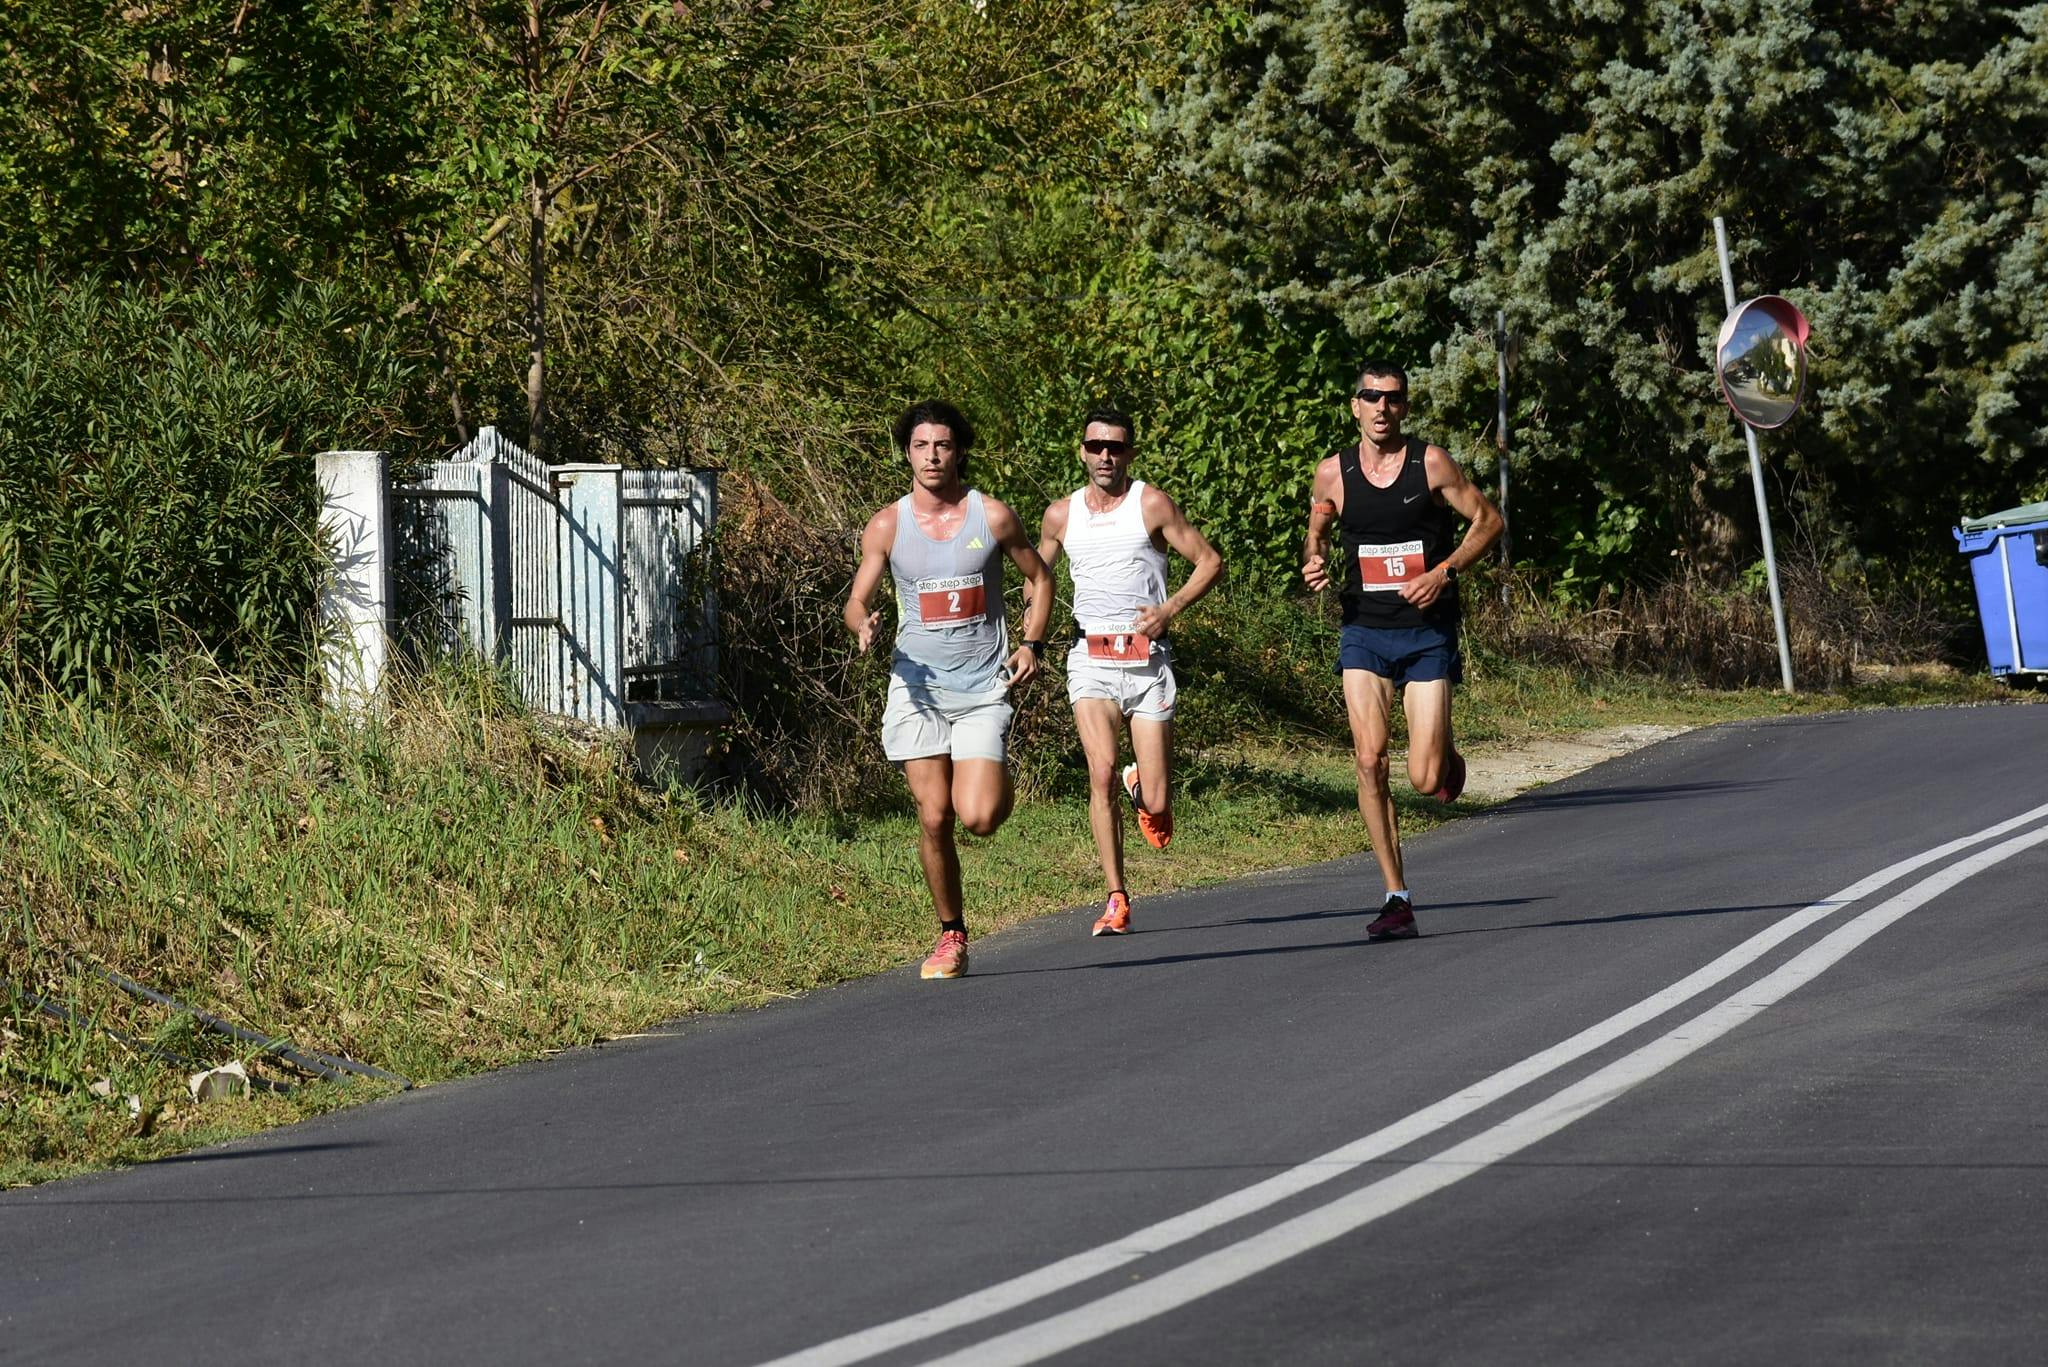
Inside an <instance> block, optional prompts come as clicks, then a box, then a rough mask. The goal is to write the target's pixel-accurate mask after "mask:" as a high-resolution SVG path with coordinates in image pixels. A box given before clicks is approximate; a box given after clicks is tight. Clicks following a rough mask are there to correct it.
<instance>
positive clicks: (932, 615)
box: [842, 399, 1055, 978]
mask: <svg viewBox="0 0 2048 1367" xmlns="http://www.w3.org/2000/svg"><path fill="white" fill-rule="evenodd" d="M891 435H892V436H894V437H895V439H896V445H897V447H898V448H899V449H900V450H901V451H902V452H903V456H904V459H905V460H906V461H907V462H908V463H909V466H910V494H909V496H908V497H907V498H900V499H897V500H896V501H895V502H894V503H891V504H888V505H886V506H885V507H883V508H882V509H881V510H880V511H879V512H877V513H876V514H875V515H874V516H873V517H871V518H869V519H868V525H867V526H866V527H865V528H864V529H863V530H862V532H861V534H860V568H859V569H857V570H855V571H854V575H853V587H852V588H851V589H850V590H848V592H847V595H846V605H845V607H844V608H843V609H842V616H843V618H844V620H845V622H846V629H847V630H848V631H849V632H851V633H853V638H854V640H855V641H856V642H857V643H858V645H859V648H860V650H861V652H862V653H863V654H865V653H866V652H867V651H868V650H869V649H871V648H872V647H873V646H874V643H875V638H876V634H877V632H878V631H879V630H880V628H881V624H882V612H881V610H880V609H878V608H877V607H875V605H874V603H875V598H876V597H877V595H879V594H880V592H881V590H882V581H883V580H884V579H885V578H887V579H890V580H892V581H894V585H895V597H896V648H895V651H894V652H893V655H894V658H893V659H892V661H891V664H890V669H889V695H888V699H887V701H886V702H885V703H884V704H883V707H882V753H883V754H885V755H887V756H888V757H889V759H890V760H891V761H892V762H893V763H895V764H897V765H898V766H900V767H901V769H902V771H903V778H904V781H905V782H906V783H908V784H909V785H910V796H911V798H912V800H914V801H915V802H916V803H917V819H918V820H917V824H918V838H917V860H918V863H919V864H920V865H922V866H923V868H924V881H925V886H926V887H927V888H929V889H930V890H931V895H932V910H933V911H935V912H937V913H938V917H939V940H938V943H937V944H936V945H934V946H932V952H931V954H930V956H929V957H927V958H926V959H925V961H924V967H923V968H922V969H921V970H920V972H921V974H922V976H924V977H927V978H957V977H959V976H960V975H961V974H963V973H965V972H966V971H967V918H966V912H965V906H966V898H965V894H964V893H963V891H962V889H961V886H960V853H959V851H958V850H957V849H956V848H955V847H954V843H953V823H954V822H955V821H957V822H959V824H961V825H962V826H965V827H966V828H967V829H968V830H970V831H973V832H974V833H975V834H976V835H993V834H995V832H996V830H997V828H998V827H1000V826H1001V825H1002V824H1003V821H1004V820H1005V819H1006V818H1007V817H1008V816H1009V815H1010V807H1011V805H1012V804H1013V803H1014V802H1015V800H1016V790H1015V788H1014V787H1013V786H1012V785H1011V782H1010V765H1009V750H1008V748H1007V747H1008V741H1009V733H1010V718H1011V716H1012V715H1013V713H1012V712H1011V708H1010V690H1011V689H1013V688H1017V687H1021V686H1022V685H1024V684H1028V683H1029V682H1030V681H1031V680H1032V678H1033V677H1034V676H1035V675H1036V674H1037V673H1038V660H1039V656H1040V654H1041V653H1043V651H1044V650H1045V628H1046V625H1047V623H1048V622H1050V621H1051V619H1052V605H1053V592H1054V587H1055V585H1054V582H1053V577H1052V571H1050V570H1048V569H1047V568H1046V567H1045V563H1044V562H1043V561H1041V560H1040V559H1039V558H1038V552H1037V551H1035V550H1033V549H1032V548H1031V540H1030V538H1029V537H1027V536H1026V535H1025V533H1024V527H1023V524H1021V523H1020V522H1018V521H1017V515H1016V514H1015V513H1013V512H1011V511H1010V510H1009V509H1008V508H1006V507H1004V506H1003V503H1002V501H1001V500H1000V499H995V498H989V497H987V496H986V495H984V494H981V493H979V492H977V491H976V490H973V489H970V488H968V487H967V481H966V474H967V452H968V449H969V448H970V447H972V446H973V445H974V428H973V426H972V425H971V424H970V423H969V422H968V421H967V418H966V415H965V414H963V413H961V411H960V410H959V409H957V408H955V407H953V405H951V404H949V403H945V402H943V401H941V400H937V399H929V400H926V401H925V402H923V403H920V404H915V405H913V406H912V407H910V408H909V409H907V410H905V411H904V413H903V414H902V416H900V417H898V418H897V419H896V423H895V427H894V428H893V429H892V432H891ZM1006 559H1007V560H1011V561H1014V562H1016V565H1017V568H1018V570H1019V571H1020V572H1021V573H1022V574H1023V575H1024V578H1025V580H1026V581H1027V585H1026V590H1025V592H1026V598H1025V607H1024V640H1023V642H1022V644H1020V645H1019V646H1018V647H1017V649H1016V650H1015V651H1011V650H1010V648H1009V647H1010V643H1009V632H1008V630H1007V628H1006V627H1005V626H1004V623H1003V561H1004V560H1006Z"/></svg>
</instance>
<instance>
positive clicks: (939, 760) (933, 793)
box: [903, 755, 1001, 925]
mask: <svg viewBox="0 0 2048 1367" xmlns="http://www.w3.org/2000/svg"><path fill="white" fill-rule="evenodd" d="M997 767H998V768H1000V767H1001V766H997ZM903 777H904V778H905V779H906V780H907V781H908V782H909V784H910V796H911V797H912V798H913V799H914V800H915V801H916V803H917V824H918V838H917V862H918V863H919V864H921V865H923V866H924V882H925V886H926V887H927V888H930V889H931V894H932V910H933V911H935V912H937V913H938V917H939V922H940V924H942V925H943V924H944V923H945V922H947V921H958V920H959V919H960V918H961V915H962V911H963V909H964V908H965V906H966V899H965V897H964V896H963V895H962V893H961V891H960V852H959V850H958V849H956V848H955V847H954V844H953V759H952V756H950V755H930V756H927V757H926V758H924V759H907V760H905V761H903Z"/></svg>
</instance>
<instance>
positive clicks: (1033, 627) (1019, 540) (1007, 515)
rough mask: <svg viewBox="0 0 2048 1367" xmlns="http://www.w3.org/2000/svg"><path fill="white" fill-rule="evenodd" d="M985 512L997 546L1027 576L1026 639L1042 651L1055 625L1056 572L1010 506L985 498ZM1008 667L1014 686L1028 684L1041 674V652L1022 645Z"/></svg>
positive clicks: (983, 507) (1025, 599) (1025, 604)
mask: <svg viewBox="0 0 2048 1367" xmlns="http://www.w3.org/2000/svg"><path fill="white" fill-rule="evenodd" d="M982 512H983V515H984V516H986V517H987V518H988V529H989V530H990V531H991V532H993V533H995V538H996V544H998V545H999V546H1001V547H1002V548H1003V550H1004V551H1006V552H1007V553H1008V554H1009V557H1010V560H1011V562H1012V563H1013V564H1015V565H1016V566H1017V568H1018V569H1019V570H1021V571H1022V572H1023V574H1024V583H1025V588H1024V635H1023V639H1024V640H1026V641H1037V642H1038V643H1039V648H1040V649H1043V648H1044V643H1045V629H1046V627H1047V626H1049V625H1050V624H1051V623H1052V596H1053V591H1054V588H1055V587H1056V585H1055V583H1054V580H1053V577H1052V570H1051V569H1049V568H1048V567H1047V566H1046V563H1045V561H1043V560H1041V559H1039V557H1038V552H1037V551H1035V550H1033V549H1032V548H1031V541H1030V539H1029V538H1028V537H1026V536H1025V535H1024V524H1023V522H1022V521H1020V520H1019V519H1018V517H1017V515H1016V514H1015V513H1013V512H1011V511H1010V509H1009V506H1008V505H1007V504H1004V503H1001V502H999V501H998V500H996V499H993V498H989V497H987V496H986V495H984V496H983V497H982ZM1008 668H1009V674H1010V683H1011V684H1012V685H1013V686H1014V685H1016V684H1020V683H1023V682H1025V681H1026V680H1028V679H1029V678H1030V677H1031V676H1032V675H1034V674H1036V673H1037V672H1038V650H1034V649H1033V648H1032V647H1030V646H1027V645H1019V646H1018V647H1017V649H1016V650H1015V651H1014V652H1012V653H1011V655H1010V663H1009V666H1008Z"/></svg>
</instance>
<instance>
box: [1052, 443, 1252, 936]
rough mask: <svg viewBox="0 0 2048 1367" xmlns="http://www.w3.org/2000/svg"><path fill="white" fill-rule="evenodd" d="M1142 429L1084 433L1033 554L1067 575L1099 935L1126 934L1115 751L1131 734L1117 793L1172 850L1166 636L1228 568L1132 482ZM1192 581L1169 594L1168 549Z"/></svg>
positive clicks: (1159, 496)
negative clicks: (1063, 565) (1098, 866)
mask: <svg viewBox="0 0 2048 1367" xmlns="http://www.w3.org/2000/svg"><path fill="white" fill-rule="evenodd" d="M1136 441H1137V428H1136V426H1135V425H1134V424H1133V423H1132V421H1131V419H1130V418H1129V416H1127V415H1126V414H1124V413H1121V412H1118V411H1117V410H1116V409H1114V408H1096V409H1094V410H1092V411H1091V412H1090V413H1089V414H1088V416H1087V417H1085V418H1084V419H1082V423H1081V464H1082V467H1083V468H1084V469H1085V470H1086V471H1087V472H1088V482H1087V483H1086V484H1084V485H1082V486H1081V487H1080V488H1079V489H1076V490H1075V491H1074V492H1073V493H1072V494H1070V495H1068V496H1067V497H1066V498H1063V499H1061V500H1060V501H1059V502H1057V503H1055V504H1053V505H1052V506H1051V507H1050V508H1047V509H1046V510H1045V521H1044V523H1043V525H1042V526H1041V527H1040V529H1039V534H1038V554H1039V557H1040V558H1041V559H1043V560H1044V561H1045V563H1046V565H1047V567H1048V569H1050V567H1051V566H1052V565H1053V564H1055V563H1056V562H1057V561H1058V560H1059V558H1060V552H1061V550H1062V549H1064V550H1065V551H1066V553H1067V559H1068V560H1069V562H1070V563H1071V564H1072V567H1073V575H1074V619H1075V623H1076V626H1075V632H1074V649H1073V651H1072V653H1070V654H1069V655H1068V656H1067V701H1069V702H1071V703H1072V704H1073V705H1074V727H1075V729H1076V730H1078V731H1079V732H1080V733H1081V748H1082V750H1084V751H1085V752H1086V753H1087V756H1088V824H1089V826H1090V827H1091V828H1092V829H1093V830H1094V832H1095V852H1096V854H1097V855H1098V856H1099V857H1100V858H1101V860H1102V877H1103V879H1104V881H1106V882H1107V883H1108V884H1109V901H1108V903H1107V905H1105V906H1104V907H1103V910H1102V915H1101V916H1100V917H1099V918H1098V919H1097V920H1096V922H1095V929H1094V932H1093V933H1094V934H1096V935H1123V934H1126V933H1128V932H1129V930H1130V928H1131V899H1130V896H1129V894H1128V893H1127V892H1125V890H1124V819H1123V807H1122V805H1121V803H1120V802H1119V801H1118V799H1117V792H1116V784H1117V768H1116V760H1117V746H1118V743H1119V733H1120V731H1121V729H1122V728H1123V727H1124V726H1125V725H1126V724H1128V726H1129V728H1130V733H1131V753H1132V755H1133V757H1134V758H1133V762H1132V763H1131V764H1130V765H1128V766H1126V767H1125V769H1124V771H1123V787H1124V791H1125V792H1127V793H1128V794H1130V798H1131V805H1132V806H1133V807H1135V808H1136V809H1137V813H1138V829H1139V830H1141V831H1143V832H1144V833H1145V839H1146V840H1147V841H1149V842H1151V845H1152V847H1153V848H1154V849H1160V850H1163V849H1165V848H1166V842H1167V841H1168V840H1170V839H1172V838H1173V787H1172V757H1173V708H1174V701H1175V697H1176V694H1177V690H1176V688H1175V686H1174V680H1173V652H1172V649H1171V648H1170V646H1169V645H1168V643H1167V630H1168V628H1169V627H1171V626H1172V625H1173V619H1174V618H1176V617H1178V616H1180V614H1181V613H1183V612H1185V611H1186V610H1187V609H1188V606H1189V605H1190V604H1192V603H1194V602H1195V601H1196V600H1198V599H1199V598H1201V596H1202V595H1203V594H1205V593H1207V592H1208V591H1209V590H1210V589H1212V588H1214V587H1215V586H1216V581H1217V580H1219V579H1221V578H1222V577H1223V557H1222V556H1221V555H1218V554H1217V553H1216V548H1215V547H1214V546H1211V545H1210V544H1209V542H1208V539H1207V538H1205V537H1204V536H1203V535H1202V534H1201V533H1200V532H1198V531H1196V530H1195V529H1194V527H1193V526H1192V525H1190V524H1189V522H1188V520H1187V518H1186V517H1185V516H1183V515H1182V513H1181V510H1180V508H1179V507H1178V506H1176V505H1175V503H1174V501H1173V500H1172V499H1170V498H1168V497H1167V496H1166V495H1165V494H1164V493H1162V492H1160V491H1159V490H1158V489H1156V488H1154V487H1153V486H1151V485H1149V484H1147V483H1145V482H1144V481H1143V480H1133V479H1132V478H1131V474H1130V471H1131V457H1132V455H1133V454H1134V452H1133V449H1132V448H1133V447H1134V445H1135V444H1136ZM1169 546H1171V547H1172V548H1173V549H1174V550H1176V551H1179V552H1180V553H1181V554H1182V555H1183V556H1185V557H1186V558H1187V559H1188V560H1189V561H1191V562H1193V565H1194V569H1193V570H1192V572H1190V573H1189V575H1188V581H1187V583H1185V584H1183V585H1182V586H1181V590H1180V592H1179V593H1176V594H1173V595H1171V596H1169V595H1168V594H1167V592H1166V549H1167V547H1169Z"/></svg>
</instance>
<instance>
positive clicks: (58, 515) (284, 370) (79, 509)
mask: <svg viewBox="0 0 2048 1367" xmlns="http://www.w3.org/2000/svg"><path fill="white" fill-rule="evenodd" d="M407 373H408V368H407V366H406V365H405V363H404V362H403V361H401V360H399V359H398V358H396V357H394V356H393V355H391V354H390V353H388V352H387V351H386V350H384V349H383V348H382V347H381V346H380V345H379V343H378V341H377V340H376V334H375V333H374V332H372V331H371V330H370V329H369V328H367V327H366V326H364V325H363V323H362V321H361V320H360V319H358V318H355V317H353V316H352V315H351V313H350V311H349V309H348V307H347V305H346V303H345V300H344V297H343V296H342V295H341V293H340V292H339V291H338V290H335V289H332V288H321V289H305V290H299V291H295V292H293V293H289V294H286V295H284V296H282V297H278V298H274V299H273V298H266V297H264V296H263V295H261V294H259V293H256V292H252V291H250V290H248V289H246V288H242V287H238V286H235V285H231V284H210V285H205V286H202V287H198V288H195V289H192V290H190V291H188V292H184V293H158V292H156V291H153V290H149V289H146V288H143V287H141V286H138V285H132V284H114V283H110V282H107V281H104V280H100V279H97V278H93V277H86V278H83V279H78V280H72V281H67V282H59V281H57V280H54V279H52V278H51V277H49V276H47V275H42V274H30V275H27V276H25V277H22V278H20V279H18V280H16V281H14V282H13V283H11V284H10V285H8V286H7V288H6V289H5V291H4V293H0V659H4V660H6V661H7V662H9V664H10V665H11V667H12V669H13V670H14V671H16V672H17V673H20V672H26V673H28V674H30V675H40V676H43V677H45V678H47V679H48V680H50V681H51V682H52V683H54V684H56V685H58V686H59V687H61V688H63V689H65V690H67V691H81V690H82V691H88V692H89V691H93V690H95V689H96V688H97V686H98V683H99V681H101V680H103V679H104V678H105V677H106V676H107V674H108V673H109V672H110V671H113V670H116V669H118V668H121V667H122V666H123V665H125V664H127V663H129V662H132V661H135V660H138V659H143V658H147V657H149V656H152V655H154V654H156V653H158V652H159V651H161V650H162V649H163V648H164V647H165V646H166V645H168V644H175V643H178V642H180V641H182V640H185V639H193V640H196V641H197V642H198V643H200V644H202V645H204V646H206V647H208V648H209V649H211V650H212V651H213V652H215V653H216V654H217V655H218V656H219V658H221V659H222V660H224V661H227V662H230V663H234V662H242V661H255V660H270V661H281V660H289V659H291V658H293V657H294V656H296V655H297V654H299V653H300V652H301V651H303V648H304V646H305V644H306V642H307V640H308V627H309V624H310V614H309V609H310V607H311V603H312V595H313V588H314V584H315V578H314V575H315V571H316V569H317V567H318V566H319V564H320V563H321V555H320V550H319V546H318V543H317V541H316V539H315V537H314V535H313V532H314V529H315V527H316V525H317V513H318V497H317V492H316V485H315V482H314V476H313V463H312V461H311V460H310V459H309V457H310V455H311V454H312V453H313V452H316V451H319V450H321V449H324V448H327V447H333V446H362V445H366V444H368V443H369V442H371V441H373V440H377V439H379V438H380V437H388V436H389V435H390V434H391V431H392V429H393V427H394V425H395V415H396V413H397V411H398V408H399V402H400V397H401V394H402V391H403V386H404V384H405V381H406V378H407Z"/></svg>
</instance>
